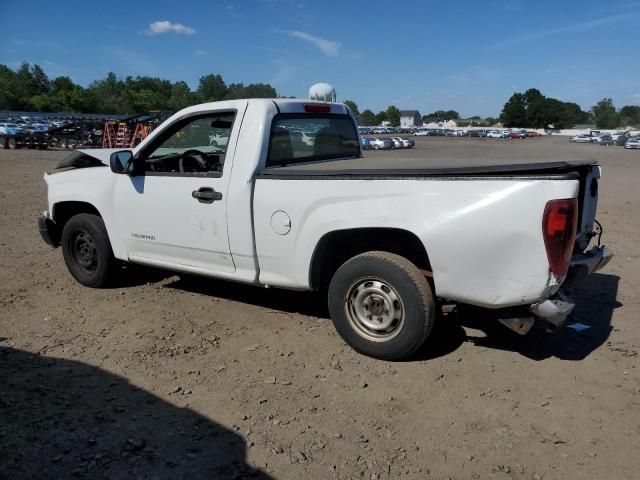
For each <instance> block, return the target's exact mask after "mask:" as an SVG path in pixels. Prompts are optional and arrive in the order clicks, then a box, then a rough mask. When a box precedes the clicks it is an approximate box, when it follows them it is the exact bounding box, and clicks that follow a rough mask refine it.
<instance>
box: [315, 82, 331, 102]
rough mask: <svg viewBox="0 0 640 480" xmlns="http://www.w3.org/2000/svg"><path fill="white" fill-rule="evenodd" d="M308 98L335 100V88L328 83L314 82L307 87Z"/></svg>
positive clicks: (324, 100) (326, 100)
mask: <svg viewBox="0 0 640 480" xmlns="http://www.w3.org/2000/svg"><path fill="white" fill-rule="evenodd" d="M309 100H320V101H321V102H335V101H336V89H335V88H333V85H330V84H328V83H316V84H314V85H311V88H310V89H309Z"/></svg>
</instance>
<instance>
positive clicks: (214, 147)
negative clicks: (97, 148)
mask: <svg viewBox="0 0 640 480" xmlns="http://www.w3.org/2000/svg"><path fill="white" fill-rule="evenodd" d="M239 115H241V113H236V111H228V110H227V111H219V112H208V113H206V114H202V113H199V114H197V115H193V116H189V117H187V118H184V119H181V120H178V121H176V122H174V123H173V124H172V125H169V126H168V127H167V128H166V129H165V130H163V131H162V132H159V134H157V135H154V137H153V139H152V140H151V141H150V142H149V143H147V144H146V145H145V146H144V147H143V148H142V149H141V150H140V151H139V152H138V153H137V154H136V156H137V157H138V158H137V160H136V162H138V165H139V167H140V168H139V169H138V170H139V172H138V173H137V174H135V175H130V176H127V175H117V180H116V182H117V183H116V188H115V192H114V198H115V209H116V217H117V218H118V221H119V223H120V227H121V231H122V232H123V233H124V234H125V235H126V237H127V238H126V244H127V251H128V257H129V260H131V261H133V262H137V263H145V264H150V265H155V266H161V267H167V268H175V269H177V270H192V271H193V270H195V271H203V270H206V271H211V272H216V271H218V272H226V273H233V272H235V265H234V263H233V258H232V256H231V251H230V248H229V237H228V232H227V230H228V229H227V190H228V185H229V177H230V175H231V161H232V159H233V153H234V152H235V143H236V139H237V137H238V130H239V125H240V123H241V121H240V119H239V118H238V116H239ZM143 166H144V168H142V167H143ZM142 170H144V171H142Z"/></svg>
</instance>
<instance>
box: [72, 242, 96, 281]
mask: <svg viewBox="0 0 640 480" xmlns="http://www.w3.org/2000/svg"><path fill="white" fill-rule="evenodd" d="M70 243H71V245H70V247H71V248H70V250H71V254H72V256H73V259H74V261H75V262H76V264H77V265H78V266H80V267H82V268H83V269H84V270H87V271H89V272H94V271H95V270H96V268H97V267H98V252H97V250H96V244H95V242H94V240H93V237H91V235H89V234H88V233H87V232H77V233H76V234H75V235H74V236H73V238H72V239H71V242H70Z"/></svg>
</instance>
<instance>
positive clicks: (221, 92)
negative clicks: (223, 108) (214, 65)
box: [197, 74, 227, 102]
mask: <svg viewBox="0 0 640 480" xmlns="http://www.w3.org/2000/svg"><path fill="white" fill-rule="evenodd" d="M197 92H198V96H199V97H200V99H201V101H203V102H215V101H217V100H222V99H223V98H224V97H225V95H226V93H227V86H226V85H225V83H224V80H222V77H221V76H220V75H214V74H209V75H204V76H202V77H200V80H199V82H198V90H197Z"/></svg>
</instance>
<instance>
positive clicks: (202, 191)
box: [191, 187, 222, 203]
mask: <svg viewBox="0 0 640 480" xmlns="http://www.w3.org/2000/svg"><path fill="white" fill-rule="evenodd" d="M191 196H192V197H193V198H195V199H197V200H198V201H199V202H200V203H213V202H215V201H216V200H222V193H220V192H216V191H215V190H214V189H213V188H211V187H200V188H199V189H198V190H194V191H193V192H191Z"/></svg>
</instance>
